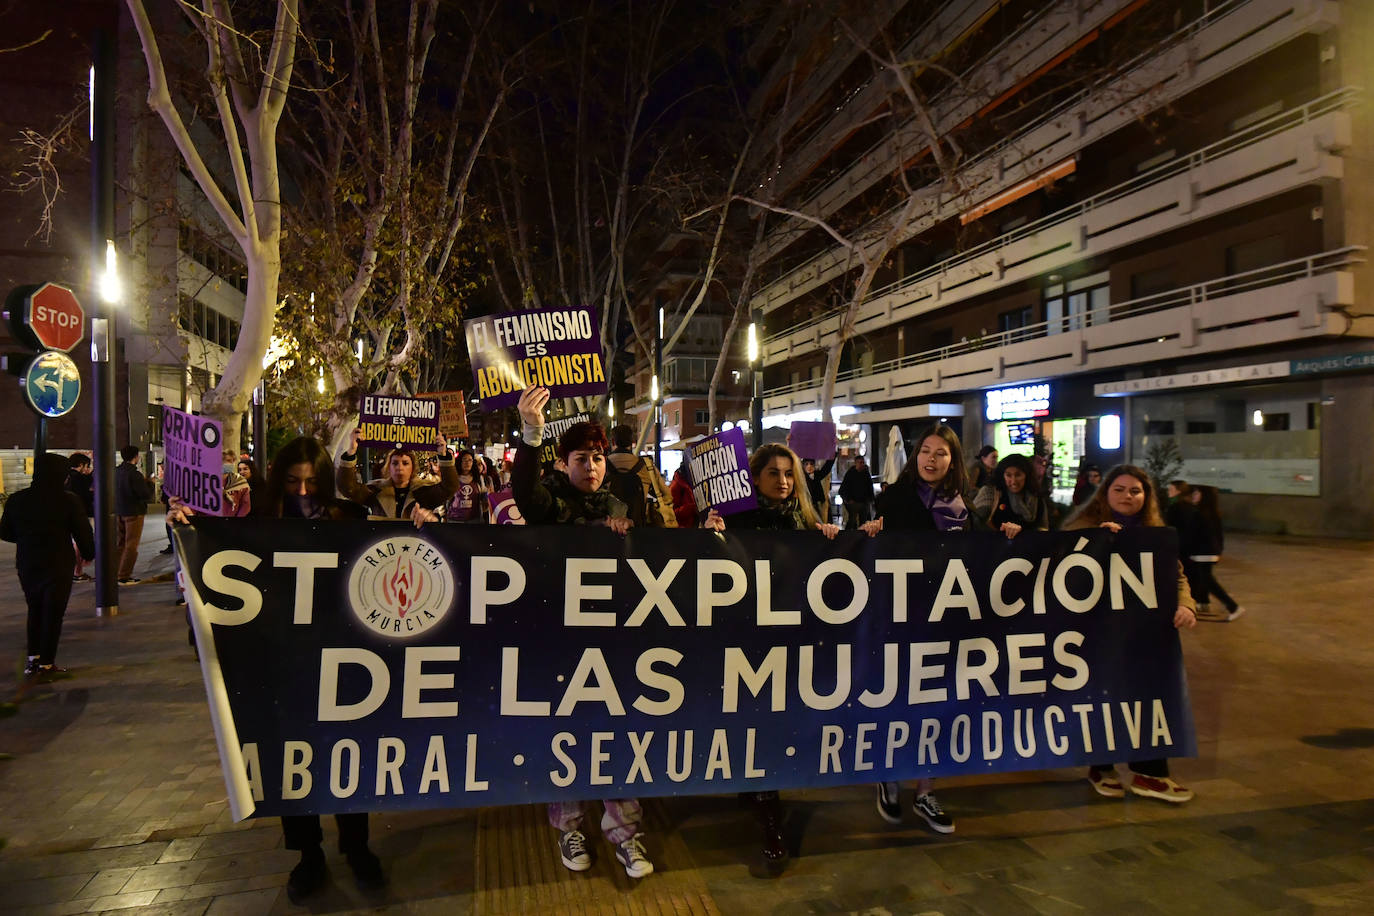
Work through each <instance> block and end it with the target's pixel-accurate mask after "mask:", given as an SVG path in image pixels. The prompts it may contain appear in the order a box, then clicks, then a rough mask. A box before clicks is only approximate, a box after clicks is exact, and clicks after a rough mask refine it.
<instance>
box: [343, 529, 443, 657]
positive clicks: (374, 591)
mask: <svg viewBox="0 0 1374 916" xmlns="http://www.w3.org/2000/svg"><path fill="white" fill-rule="evenodd" d="M379 527H381V526H379ZM350 565H351V567H352V569H351V571H350V572H349V574H348V599H349V604H350V605H351V606H352V611H353V614H354V616H356V617H357V618H358V622H359V623H360V624H362V625H363V626H365V627H366V628H367V629H368V630H370V631H371V632H373V633H375V634H377V635H378V636H383V637H386V638H388V639H412V638H414V637H418V636H420V635H421V634H424V633H428V632H429V631H430V630H432V629H433V628H434V627H435V626H437V625H438V624H439V622H440V621H441V620H443V619H444V617H445V616H446V615H447V614H448V613H449V611H450V610H451V609H452V608H453V603H454V599H455V597H456V596H457V594H458V583H457V582H456V581H455V577H454V570H453V564H452V562H451V561H450V560H449V559H448V558H447V557H446V556H445V554H444V552H443V550H442V549H441V548H440V546H439V545H438V544H437V543H435V542H433V541H430V540H428V539H426V538H423V537H417V536H415V535H408V534H407V535H391V536H388V537H383V538H380V539H378V540H376V541H373V542H372V543H371V544H369V545H368V546H367V547H365V548H363V550H362V551H361V552H360V553H359V554H358V555H357V556H356V557H354V558H353V561H352V562H351V564H350Z"/></svg>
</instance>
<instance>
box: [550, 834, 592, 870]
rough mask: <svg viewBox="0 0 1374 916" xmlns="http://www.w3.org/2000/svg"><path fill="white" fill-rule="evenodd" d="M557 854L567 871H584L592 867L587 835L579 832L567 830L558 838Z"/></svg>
mask: <svg viewBox="0 0 1374 916" xmlns="http://www.w3.org/2000/svg"><path fill="white" fill-rule="evenodd" d="M558 854H559V856H560V857H561V858H562V859H563V865H564V866H565V867H566V868H567V869H568V871H586V870H587V869H589V868H591V867H592V854H591V850H589V849H588V848H587V835H586V834H585V833H583V832H582V831H581V830H569V831H567V832H566V833H564V834H563V835H562V836H560V837H559V838H558Z"/></svg>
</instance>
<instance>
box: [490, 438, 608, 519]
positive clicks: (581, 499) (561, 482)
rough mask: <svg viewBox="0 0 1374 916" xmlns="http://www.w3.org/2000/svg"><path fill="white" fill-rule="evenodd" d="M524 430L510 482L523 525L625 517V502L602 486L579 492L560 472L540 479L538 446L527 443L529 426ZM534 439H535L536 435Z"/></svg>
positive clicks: (516, 451)
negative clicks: (523, 521) (591, 490)
mask: <svg viewBox="0 0 1374 916" xmlns="http://www.w3.org/2000/svg"><path fill="white" fill-rule="evenodd" d="M526 429H527V433H526V439H524V440H522V441H521V442H520V444H519V445H518V446H517V447H516V449H515V468H514V470H512V472H511V481H510V483H511V492H512V493H513V494H514V496H515V505H516V506H518V507H519V509H520V514H521V515H523V516H524V517H525V523H526V524H529V525H588V524H593V523H596V522H600V521H604V520H605V519H608V518H625V510H626V506H625V504H624V503H623V502H621V501H620V499H618V498H617V497H616V495H615V494H614V493H612V492H611V491H610V490H608V489H606V488H605V487H602V488H601V489H599V490H596V491H595V492H592V493H583V492H582V491H581V490H579V489H577V487H574V486H573V485H572V481H571V480H569V479H568V475H567V474H564V473H563V472H562V471H550V472H549V474H548V476H547V477H546V478H545V479H544V480H540V479H539V471H540V461H539V447H538V446H535V445H530V444H529V438H530V434H529V433H528V430H529V429H530V427H526ZM534 438H535V441H538V440H539V437H538V435H537V434H536V435H535V437H534Z"/></svg>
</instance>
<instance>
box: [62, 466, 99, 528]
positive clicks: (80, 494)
mask: <svg viewBox="0 0 1374 916" xmlns="http://www.w3.org/2000/svg"><path fill="white" fill-rule="evenodd" d="M67 489H68V490H70V491H71V492H73V493H75V494H76V498H77V499H79V500H81V505H83V506H85V507H86V517H87V518H94V517H95V477H94V476H92V475H90V474H83V473H81V472H80V471H78V470H76V469H75V468H72V469H70V470H68V471H67Z"/></svg>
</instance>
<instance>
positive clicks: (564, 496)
mask: <svg viewBox="0 0 1374 916" xmlns="http://www.w3.org/2000/svg"><path fill="white" fill-rule="evenodd" d="M548 402H549V390H548V389H547V388H543V387H540V386H532V387H530V388H526V389H525V390H524V391H523V392H521V394H520V401H519V404H518V407H519V410H520V419H521V421H522V424H523V428H522V430H521V434H522V435H521V439H520V444H519V445H518V446H516V450H515V468H514V471H513V473H512V475H511V490H512V492H513V493H514V495H515V504H516V506H518V507H519V509H520V514H521V515H523V516H524V517H525V522H526V524H529V525H588V526H597V527H605V528H609V529H611V530H612V531H614V532H615V533H616V534H621V535H623V534H625V533H626V532H628V531H629V530H630V528H631V527H633V524H634V523H633V522H631V521H630V519H629V518H628V517H627V514H626V513H627V508H626V506H625V503H623V502H621V500H620V499H619V498H618V497H617V496H616V495H615V494H614V493H612V492H611V491H610V489H609V488H608V487H603V486H602V485H601V484H602V482H603V481H604V480H605V479H606V466H607V462H606V454H607V452H608V451H609V450H610V442H609V440H608V439H607V438H606V432H605V430H604V429H602V428H601V424H600V423H587V422H582V423H574V424H573V425H572V426H570V427H568V428H567V430H565V431H564V432H563V435H561V436H559V437H558V447H557V452H558V457H559V459H560V460H561V461H562V462H563V466H564V467H566V469H567V470H566V471H562V470H554V471H552V472H550V474H549V475H548V477H547V478H545V480H542V481H541V480H540V479H539V471H540V468H539V448H540V444H541V443H542V442H543V439H544V405H546V404H548ZM601 804H602V806H603V808H604V809H605V814H604V815H603V816H602V818H601V835H602V836H604V837H605V838H606V840H607V842H609V843H610V844H611V846H612V847H613V848H614V850H615V857H616V861H617V862H619V863H620V865H621V867H622V868H624V869H625V874H627V875H629V876H630V877H631V878H643V877H645V876H646V875H649V874H652V873H653V870H654V863H653V862H652V861H651V860H650V859H649V855H648V852H647V850H646V849H645V847H644V836H643V834H642V833H640V830H639V824H640V821H641V820H642V819H643V811H642V810H641V808H640V805H639V800H638V799H634V798H607V799H603V800H602V802H601ZM548 815H549V825H550V826H552V827H553V828H554V829H555V830H557V831H558V855H559V858H560V859H561V860H562V862H563V865H564V867H565V868H567V869H568V870H569V871H586V870H587V869H589V868H591V867H592V850H591V847H590V845H589V844H588V843H587V835H586V833H584V832H583V830H582V802H553V803H551V804H550V805H549V806H548Z"/></svg>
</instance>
